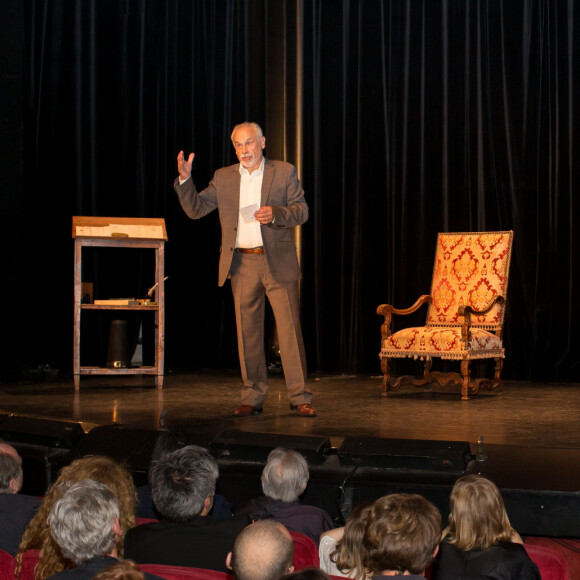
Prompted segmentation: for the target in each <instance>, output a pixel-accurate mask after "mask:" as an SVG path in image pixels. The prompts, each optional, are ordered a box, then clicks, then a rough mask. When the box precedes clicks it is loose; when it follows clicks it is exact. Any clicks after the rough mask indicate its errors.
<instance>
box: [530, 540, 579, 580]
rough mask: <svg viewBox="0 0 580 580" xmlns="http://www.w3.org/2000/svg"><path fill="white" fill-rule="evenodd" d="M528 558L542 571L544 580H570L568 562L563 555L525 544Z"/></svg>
mask: <svg viewBox="0 0 580 580" xmlns="http://www.w3.org/2000/svg"><path fill="white" fill-rule="evenodd" d="M524 547H525V549H526V552H527V553H528V556H529V557H530V558H531V559H532V561H533V562H534V564H536V566H537V567H538V570H539V571H540V576H541V577H542V580H569V578H570V572H569V570H568V562H566V558H564V556H562V554H560V553H558V552H556V550H552V549H550V548H545V547H544V546H529V545H527V544H524Z"/></svg>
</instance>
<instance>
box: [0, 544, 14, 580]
mask: <svg viewBox="0 0 580 580" xmlns="http://www.w3.org/2000/svg"><path fill="white" fill-rule="evenodd" d="M13 578H14V558H13V557H12V555H11V554H9V553H8V552H4V551H3V550H0V580H13Z"/></svg>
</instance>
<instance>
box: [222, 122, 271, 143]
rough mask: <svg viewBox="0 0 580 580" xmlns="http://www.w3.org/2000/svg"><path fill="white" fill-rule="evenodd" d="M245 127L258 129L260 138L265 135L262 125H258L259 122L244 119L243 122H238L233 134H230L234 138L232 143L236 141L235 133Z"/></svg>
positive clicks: (257, 132)
mask: <svg viewBox="0 0 580 580" xmlns="http://www.w3.org/2000/svg"><path fill="white" fill-rule="evenodd" d="M244 127H246V128H247V127H251V128H252V129H254V130H255V131H256V134H257V136H258V139H260V137H263V136H264V133H263V132H262V127H260V125H258V123H254V122H253V121H244V122H243V123H238V124H237V125H236V126H235V127H234V128H233V129H232V134H231V136H230V139H231V140H232V143H233V142H234V134H235V132H236V131H237V130H238V129H242V128H244Z"/></svg>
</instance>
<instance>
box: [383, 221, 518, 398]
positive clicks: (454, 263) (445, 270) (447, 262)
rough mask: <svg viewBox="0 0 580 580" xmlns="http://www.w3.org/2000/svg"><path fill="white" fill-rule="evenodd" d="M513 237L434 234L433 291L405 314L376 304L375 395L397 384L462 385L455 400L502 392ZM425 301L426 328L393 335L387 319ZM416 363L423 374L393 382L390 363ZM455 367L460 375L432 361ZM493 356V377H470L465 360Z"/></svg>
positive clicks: (493, 233)
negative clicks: (377, 381)
mask: <svg viewBox="0 0 580 580" xmlns="http://www.w3.org/2000/svg"><path fill="white" fill-rule="evenodd" d="M512 240H513V232H512V231H508V232H480V233H476V232H473V233H440V234H439V235H438V236H437V249H436V253H435V266H434V269H433V280H432V282H431V294H430V295H423V296H421V297H420V298H419V299H418V300H417V302H415V304H413V306H411V307H410V308H406V309H402V310H401V309H397V308H393V307H392V306H391V305H389V304H381V305H380V306H379V307H378V308H377V314H378V315H379V316H384V322H383V324H382V325H381V334H382V342H381V352H380V355H379V357H380V360H381V371H382V373H383V382H382V384H381V394H382V395H383V396H387V393H388V392H389V391H394V390H396V389H398V388H399V387H400V386H401V385H403V384H412V385H415V386H422V385H426V384H431V383H438V384H440V385H443V386H445V385H447V384H448V383H455V384H458V385H461V398H462V399H463V400H467V399H469V395H475V394H476V393H477V392H478V391H479V389H480V388H481V387H484V388H486V389H488V390H490V391H492V390H493V391H497V392H501V390H502V384H501V371H502V367H503V359H504V356H505V354H504V348H503V342H502V330H503V322H504V314H505V300H506V294H507V287H508V272H509V267H510V259H511V252H512ZM423 304H428V309H427V320H426V323H425V326H419V327H413V328H405V329H403V330H399V331H398V332H395V333H393V332H392V329H391V321H392V317H393V314H397V315H403V316H404V315H408V314H411V313H412V312H416V311H417V310H418V309H419V308H420V307H421V306H422V305H423ZM406 357H411V358H414V359H421V360H422V361H424V370H423V377H422V378H417V377H410V376H402V377H399V378H396V379H395V378H393V377H391V374H390V373H391V360H392V359H393V358H406ZM433 358H440V359H449V360H455V361H459V362H460V363H461V373H456V372H453V373H443V372H439V371H432V370H431V366H432V362H433V361H432V359H433ZM474 359H494V360H495V373H494V379H493V380H491V379H485V378H477V379H472V378H471V374H470V373H471V371H470V362H471V361H472V360H474Z"/></svg>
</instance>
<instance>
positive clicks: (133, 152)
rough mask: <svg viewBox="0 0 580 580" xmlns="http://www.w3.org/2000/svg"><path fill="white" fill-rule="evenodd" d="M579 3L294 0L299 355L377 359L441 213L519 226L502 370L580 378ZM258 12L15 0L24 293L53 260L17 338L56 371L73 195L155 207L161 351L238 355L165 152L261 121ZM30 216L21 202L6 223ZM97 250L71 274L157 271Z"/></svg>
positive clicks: (204, 161)
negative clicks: (385, 319) (84, 267)
mask: <svg viewBox="0 0 580 580" xmlns="http://www.w3.org/2000/svg"><path fill="white" fill-rule="evenodd" d="M574 8H575V6H574V1H573V0H551V1H547V0H474V1H472V2H471V1H470V2H465V1H464V0H440V1H438V2H433V1H431V0H419V1H418V0H390V1H384V2H375V1H371V0H357V1H355V0H343V2H336V1H335V0H309V1H308V2H304V3H303V7H302V22H301V23H300V26H299V27H298V29H301V30H302V58H303V62H302V71H303V77H302V83H301V86H302V91H301V94H300V95H299V97H300V98H301V99H302V112H303V113H302V132H301V134H302V143H301V148H302V152H303V162H302V181H303V185H304V188H305V190H306V195H307V200H308V203H309V205H310V207H311V217H310V220H309V221H308V222H307V223H306V225H305V226H304V227H303V229H302V239H303V256H302V263H303V273H304V280H303V287H302V300H303V329H304V335H305V342H306V347H307V355H308V365H309V370H310V371H321V372H343V373H354V372H371V373H374V372H378V368H379V364H378V351H379V339H380V332H379V327H380V322H381V321H380V319H379V318H378V316H376V314H375V309H376V306H377V305H378V304H380V303H384V302H388V303H392V304H394V305H395V306H398V307H401V308H405V307H408V306H410V305H411V304H412V303H413V302H414V301H415V300H416V298H417V297H418V296H419V295H420V294H424V293H427V292H428V291H429V286H430V280H431V273H432V268H433V258H434V254H435V240H436V234H437V232H439V231H474V230H504V229H513V230H514V231H515V237H514V254H513V257H512V269H511V276H510V284H509V285H510V289H509V298H508V313H507V317H506V330H505V342H506V348H507V359H506V365H505V373H504V375H505V376H506V378H518V379H532V380H565V381H573V380H578V370H579V369H578V366H579V364H580V341H579V339H578V337H577V334H576V333H575V331H574V330H575V329H577V328H578V327H580V320H579V315H578V311H577V309H575V308H574V305H575V302H577V300H575V299H577V298H578V296H579V294H580V292H579V288H580V281H579V280H578V272H579V264H578V257H577V253H576V252H575V248H576V247H577V245H578V242H577V239H576V238H575V226H576V225H577V221H578V218H577V217H576V214H575V211H574V210H575V204H574V201H575V198H576V197H577V196H578V183H579V174H578V172H579V169H578V166H579V164H578V163H577V162H576V161H577V160H578V159H579V151H578V144H577V139H576V140H575V139H574V136H575V134H577V133H578V124H579V113H578V107H575V106H574V105H575V101H578V95H579V92H580V86H579V81H578V76H579V75H578V72H577V71H578V62H577V60H578V57H577V56H575V55H576V54H577V53H578V52H579V48H580V47H579V43H578V39H579V36H580V30H579V21H580V11H578V10H574ZM268 10H269V8H268V2H267V1H266V0H250V1H248V2H237V1H235V0H224V1H223V2H214V1H212V0H187V1H186V0H122V1H119V0H84V1H83V2H77V1H74V0H50V1H48V0H26V2H25V8H24V17H25V53H26V62H25V81H26V82H25V84H26V94H25V95H24V97H25V98H24V104H25V113H24V130H25V145H24V147H25V171H24V174H25V184H24V186H25V194H26V197H27V200H28V207H27V209H29V212H30V213H29V214H28V215H27V217H26V220H27V224H28V225H27V227H28V228H29V230H30V231H31V232H32V233H33V235H30V236H27V237H26V239H22V240H20V242H19V243H20V244H21V251H23V252H24V255H25V256H27V257H29V259H30V261H31V264H32V265H33V268H32V271H31V272H30V273H29V274H27V276H29V280H27V282H28V284H23V286H26V287H30V288H31V290H30V291H29V292H30V296H26V295H25V296H23V297H22V299H23V302H24V303H26V300H27V299H29V298H32V294H33V290H32V288H34V280H38V279H43V280H58V283H57V284H53V285H51V286H50V287H49V288H47V290H46V292H47V296H48V300H47V301H46V305H39V309H35V311H34V312H30V309H26V308H25V307H24V306H21V307H20V308H21V315H22V317H23V319H24V323H25V324H26V325H28V326H30V327H34V328H35V332H36V333H37V342H36V343H35V345H34V347H33V348H32V350H31V351H30V354H29V357H30V358H31V359H33V360H35V361H38V362H50V363H51V364H52V366H60V367H61V368H66V367H67V365H70V361H71V359H72V352H69V346H70V345H71V343H72V340H71V336H72V306H71V305H72V242H71V240H70V221H71V216H72V215H83V214H84V215H111V216H128V215H130V216H149V217H153V216H155V217H164V218H165V219H166V221H167V226H168V233H169V238H170V241H169V243H168V245H167V254H168V255H167V266H166V269H167V273H168V275H169V280H168V281H167V300H168V308H167V347H166V357H167V364H168V366H169V367H173V368H192V369H193V368H201V367H210V368H235V367H236V366H237V349H236V343H235V321H234V315H233V307H232V305H231V295H230V291H229V288H226V289H217V286H216V280H217V262H218V252H219V221H218V217H217V215H211V216H208V217H206V218H204V219H203V220H200V221H198V222H192V221H191V220H189V219H188V218H186V217H185V216H184V214H183V212H182V211H181V209H180V207H179V205H178V203H177V200H176V196H175V194H174V192H173V191H172V182H173V179H174V177H175V174H176V171H175V156H176V154H177V153H178V151H179V150H181V149H183V150H185V151H186V152H190V151H195V153H196V158H195V179H196V183H197V184H198V186H199V187H200V188H203V187H205V185H206V184H207V183H208V181H209V180H210V179H211V176H212V173H213V171H214V170H215V169H217V168H218V167H220V166H222V165H225V164H229V163H230V162H233V161H234V159H235V157H234V155H233V150H232V148H231V144H230V139H229V135H230V131H231V127H232V126H233V125H234V124H235V123H237V122H239V121H241V120H245V119H254V120H257V121H258V122H261V123H262V124H264V125H265V126H264V128H265V132H266V136H268V126H266V120H267V119H268V114H269V111H271V110H272V107H273V102H274V100H275V99H281V98H284V95H283V94H282V93H280V92H279V91H277V90H276V88H275V86H276V85H275V84H274V83H273V82H272V80H271V79H272V74H273V71H272V67H273V66H274V65H273V64H272V59H269V58H268V54H269V53H268V48H269V44H268V42H269V41H268V39H270V42H271V41H272V34H274V35H275V34H277V30H278V29H277V28H276V26H278V25H277V24H276V23H275V22H272V21H273V20H276V19H272V18H269V12H268ZM270 16H271V15H270ZM285 42H290V43H291V42H296V40H295V37H293V36H292V35H291V34H289V35H288V36H287V38H286V39H285ZM270 46H271V45H270ZM280 66H281V67H283V66H284V63H280ZM289 84H290V85H292V83H289ZM295 96H296V95H294V97H295ZM276 104H277V102H276ZM575 162H576V163H575ZM575 193H576V196H575V195H574V194H575ZM23 219H24V218H23V216H20V215H19V216H15V220H14V223H15V226H14V228H15V229H14V235H15V236H16V237H17V236H18V233H17V232H18V231H17V224H18V223H19V222H21V221H23ZM323 233H324V235H323ZM111 269H112V268H111V266H110V263H109V259H108V258H102V257H100V256H95V258H94V261H92V262H91V263H90V265H89V270H88V272H87V276H88V277H89V278H93V279H94V281H95V283H96V284H97V283H98V284H101V285H102V288H101V290H102V291H103V292H105V291H106V292H108V291H109V287H108V286H106V284H108V282H105V281H104V279H109V278H111V277H112V278H113V281H114V282H115V284H119V285H120V287H117V292H118V293H128V294H129V295H132V294H137V295H139V294H140V293H142V292H143V291H144V290H146V289H147V288H148V287H149V286H151V284H152V282H150V280H149V279H148V277H147V276H148V273H149V267H148V264H147V259H146V258H141V257H136V258H132V257H129V258H127V259H125V260H124V261H123V262H122V264H120V265H116V266H115V267H114V271H113V272H111ZM97 281H98V282H97ZM424 314H425V313H424V312H422V313H421V317H424ZM69 319H70V328H69V327H68V322H67V321H69ZM417 322H418V323H420V322H421V319H419V320H418V321H417ZM97 340H99V341H101V343H102V341H103V337H102V336H101V337H99V338H98V339H97Z"/></svg>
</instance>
